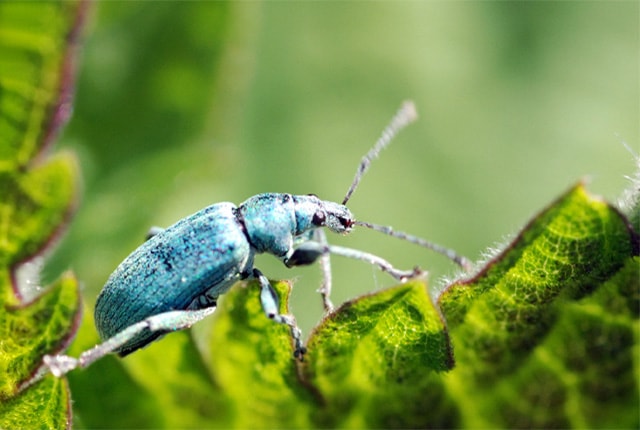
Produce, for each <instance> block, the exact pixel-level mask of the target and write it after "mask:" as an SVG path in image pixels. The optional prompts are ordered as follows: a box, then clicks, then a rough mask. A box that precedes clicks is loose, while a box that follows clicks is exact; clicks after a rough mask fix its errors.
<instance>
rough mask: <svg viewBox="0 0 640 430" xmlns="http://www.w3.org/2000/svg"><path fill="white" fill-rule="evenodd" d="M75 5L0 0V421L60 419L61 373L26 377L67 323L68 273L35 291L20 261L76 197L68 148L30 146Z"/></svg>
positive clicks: (59, 224) (64, 80) (72, 285)
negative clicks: (48, 150)
mask: <svg viewBox="0 0 640 430" xmlns="http://www.w3.org/2000/svg"><path fill="white" fill-rule="evenodd" d="M84 8H85V4H84V3H83V2H79V1H76V2H71V1H68V2H2V3H0V190H1V191H0V193H1V194H0V339H2V341H1V342H0V426H1V427H2V428H32V427H49V428H61V427H65V426H68V425H69V417H70V416H71V414H70V404H69V395H68V389H67V385H66V381H64V380H56V379H54V378H52V377H46V378H45V379H44V380H42V381H40V382H37V383H35V384H34V382H35V381H36V380H37V379H38V378H40V377H41V376H42V373H41V372H42V369H40V367H41V364H42V356H43V355H44V354H47V353H55V352H57V351H59V350H60V349H62V348H64V347H65V346H66V345H67V344H68V343H69V341H70V338H71V336H72V335H73V333H74V332H75V329H76V326H77V320H78V317H79V313H78V308H79V291H78V282H77V281H76V279H75V277H74V276H73V275H72V274H71V273H65V274H63V275H62V276H61V277H60V278H59V279H58V280H57V281H56V282H55V283H54V284H53V285H52V286H50V287H49V288H47V289H46V291H45V292H44V293H40V291H39V286H38V285H37V284H38V283H39V279H38V273H37V271H38V269H39V268H38V267H37V266H38V265H37V264H35V263H33V262H32V265H33V266H36V268H35V270H32V271H33V272H34V273H26V272H25V267H26V266H25V263H26V262H27V261H29V260H34V261H38V258H36V257H38V254H41V253H42V252H43V251H44V250H45V249H46V248H47V246H48V245H49V244H51V243H52V242H53V240H54V239H55V238H56V237H57V236H58V235H59V234H60V233H61V231H62V228H63V227H64V226H65V224H66V222H67V221H68V219H69V217H70V215H71V213H72V212H73V209H74V207H75V202H76V200H77V197H76V196H77V193H78V191H77V189H78V179H77V177H78V172H77V167H76V162H75V157H73V155H72V154H70V153H61V154H57V155H54V156H52V157H46V156H44V155H41V156H39V155H40V154H43V150H44V149H45V147H47V146H48V145H49V144H51V143H52V139H53V137H54V136H55V132H56V131H57V130H58V129H59V127H60V126H61V125H62V124H63V123H64V122H65V121H66V119H67V117H68V114H69V109H70V106H69V103H70V95H71V85H72V76H73V65H72V61H73V55H72V54H73V51H74V50H75V40H76V37H77V32H78V31H79V27H80V22H81V17H82V15H83V12H84ZM36 156H39V157H38V158H36ZM29 284H33V285H29ZM34 375H35V378H34V380H30V379H31V378H32V377H34ZM21 390H22V391H21ZM25 411H29V412H28V413H25Z"/></svg>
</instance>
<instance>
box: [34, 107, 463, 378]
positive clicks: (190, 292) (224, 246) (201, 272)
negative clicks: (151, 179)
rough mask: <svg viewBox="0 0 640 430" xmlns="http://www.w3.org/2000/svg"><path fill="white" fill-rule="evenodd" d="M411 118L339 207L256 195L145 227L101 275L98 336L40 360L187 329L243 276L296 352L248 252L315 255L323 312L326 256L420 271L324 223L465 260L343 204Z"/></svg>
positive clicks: (404, 118) (287, 260) (403, 274)
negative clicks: (354, 244)
mask: <svg viewBox="0 0 640 430" xmlns="http://www.w3.org/2000/svg"><path fill="white" fill-rule="evenodd" d="M415 117H416V114H415V109H414V107H413V104H412V103H410V102H406V103H405V104H403V106H402V107H401V109H400V111H399V112H398V113H397V114H396V116H394V118H393V120H392V122H391V123H390V124H389V126H388V127H387V128H386V129H385V130H384V132H383V134H382V136H381V137H380V139H379V140H378V142H376V145H375V146H374V147H373V148H372V149H371V150H370V151H369V153H367V154H366V155H365V156H364V158H363V159H362V161H361V164H360V166H359V169H358V171H357V173H356V177H355V179H354V181H353V183H352V184H351V187H350V188H349V191H348V193H347V195H346V197H345V199H344V200H343V203H342V204H338V203H334V202H331V201H326V200H321V199H319V198H318V197H316V196H315V195H291V194H277V193H267V194H259V195H256V196H254V197H251V198H249V199H248V200H246V201H245V202H244V203H242V204H240V205H239V206H235V205H234V204H232V203H217V204H214V205H212V206H209V207H207V208H205V209H203V210H201V211H199V212H196V213H195V214H193V215H191V216H189V217H186V218H184V219H182V220H180V221H178V222H177V223H176V224H174V225H172V226H171V227H169V228H167V229H164V230H163V229H159V228H154V229H152V230H151V231H150V233H149V236H148V240H147V241H146V242H144V243H143V244H142V245H141V246H140V247H139V248H138V249H136V250H135V251H133V252H132V253H131V254H130V255H129V256H128V257H127V258H126V259H125V260H124V261H123V262H122V263H121V264H120V265H119V266H118V268H117V269H116V270H115V272H113V274H112V275H111V276H110V277H109V279H108V281H107V283H106V284H105V286H104V288H103V290H102V292H101V293H100V295H99V297H98V300H97V302H96V308H95V322H96V326H97V328H98V332H99V334H100V336H101V338H102V339H105V341H104V342H103V343H101V344H99V345H97V346H96V347H94V348H92V349H90V350H88V351H86V352H84V353H83V354H81V355H80V357H79V358H77V359H76V358H72V357H69V356H66V355H55V356H45V359H44V362H45V364H46V366H48V368H49V369H50V370H51V372H52V373H53V374H54V375H56V376H60V375H62V374H64V373H66V372H68V371H69V370H71V369H73V368H75V367H86V366H88V365H89V364H91V363H92V362H93V361H95V360H97V359H98V358H100V357H103V356H104V355H106V354H108V353H111V352H116V353H118V354H119V355H121V356H124V355H127V354H130V353H132V352H134V351H136V350H137V349H139V348H142V347H143V346H145V345H147V344H149V343H150V342H152V341H154V340H155V339H157V338H158V337H160V336H162V335H164V334H166V333H167V332H170V331H175V330H181V329H185V328H188V327H190V326H191V325H193V324H194V323H195V322H197V321H200V320H201V319H203V318H205V317H206V316H208V315H210V314H212V313H213V312H214V310H215V309H216V300H217V299H218V297H219V296H220V295H222V294H224V293H225V292H227V291H228V290H229V288H231V286H232V285H233V284H235V283H236V282H238V281H240V280H243V279H256V280H257V281H258V282H259V285H260V288H261V292H260V301H261V304H262V308H263V309H264V312H265V314H266V315H267V317H269V318H270V319H272V320H273V321H275V322H277V323H282V324H286V325H287V326H289V328H290V331H291V336H292V339H293V342H294V351H295V352H294V355H295V356H296V357H298V358H300V359H302V357H303V354H304V352H305V348H304V344H303V341H302V335H301V332H300V330H299V329H298V326H297V325H296V321H295V319H294V317H293V316H292V315H282V314H280V313H279V305H278V298H277V295H276V293H275V291H274V290H273V288H272V286H271V285H270V283H269V281H268V279H267V278H266V277H265V276H264V275H263V274H262V273H261V272H260V271H259V270H258V269H257V268H255V267H254V256H255V255H256V254H260V253H269V254H272V255H274V256H276V257H277V258H279V259H280V260H281V261H282V262H283V263H284V264H285V265H286V266H287V267H293V266H298V265H305V264H311V263H313V262H315V261H317V260H319V261H320V263H321V267H322V271H323V275H324V281H323V285H322V286H321V288H320V292H321V294H322V298H323V304H324V308H325V310H326V311H327V312H328V311H331V309H332V304H331V301H330V298H329V296H330V290H331V270H330V266H329V255H330V254H337V255H342V256H345V257H350V258H355V259H360V260H364V261H367V262H369V263H371V264H373V265H376V266H378V267H380V268H381V269H382V270H383V271H385V272H387V273H389V274H390V275H391V276H393V277H394V278H396V279H398V280H401V281H402V280H406V279H407V278H409V277H412V276H414V275H416V274H418V273H420V272H419V270H418V269H413V270H407V271H404V270H398V269H396V268H394V267H393V266H392V265H391V264H390V263H389V262H387V261H386V260H384V259H382V258H380V257H378V256H375V255H373V254H369V253H367V252H363V251H358V250H354V249H350V248H344V247H339V246H331V245H329V244H328V243H327V241H326V237H325V235H324V231H323V229H322V228H323V227H326V228H327V229H329V230H330V231H332V232H334V233H338V234H346V233H349V232H350V231H351V230H352V229H353V227H354V226H355V225H360V226H364V227H367V228H373V229H375V230H378V231H382V232H384V233H386V234H389V235H392V236H396V237H400V238H403V239H407V240H409V241H411V242H413V243H416V244H418V245H422V246H425V247H428V248H430V249H434V250H435V251H437V252H441V253H443V254H445V255H447V256H448V257H449V258H451V259H452V260H454V261H455V262H457V263H458V264H460V265H462V266H463V267H468V261H467V260H466V259H464V258H463V257H460V256H458V255H457V254H455V253H454V252H453V251H451V250H448V249H446V248H443V247H440V246H438V245H435V244H433V243H430V242H427V241H425V240H423V239H420V238H417V237H415V236H411V235H408V234H405V233H401V232H395V231H393V230H392V229H391V228H390V227H383V226H377V225H374V224H370V223H365V222H361V221H356V219H355V218H354V216H353V214H352V213H351V212H350V211H349V209H348V208H347V207H346V206H345V204H346V203H347V201H348V200H349V198H350V197H351V195H352V193H353V192H354V190H355V189H356V187H357V185H358V183H359V181H360V179H361V178H362V176H363V174H364V173H365V172H366V170H367V169H368V167H369V165H370V163H371V160H372V159H374V158H375V157H377V156H378V154H379V153H380V151H381V150H382V149H383V148H384V147H385V146H387V145H388V144H389V143H390V141H391V139H392V138H393V136H394V135H395V134H397V132H398V131H399V130H400V129H402V128H403V127H405V126H406V125H407V124H409V123H410V122H411V121H413V120H414V119H415Z"/></svg>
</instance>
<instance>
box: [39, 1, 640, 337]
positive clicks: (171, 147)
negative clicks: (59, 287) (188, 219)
mask: <svg viewBox="0 0 640 430" xmlns="http://www.w3.org/2000/svg"><path fill="white" fill-rule="evenodd" d="M639 14H640V6H639V3H638V2H632V1H630V2H624V1H622V2H554V1H551V2H491V1H489V2H439V1H429V2H415V1H412V2H237V3H231V2H228V3H227V2H95V3H94V4H93V11H92V13H91V14H90V18H89V22H88V26H87V29H86V32H85V34H86V36H85V43H84V46H83V50H82V55H81V57H80V62H79V70H80V74H79V79H78V85H77V94H76V103H75V113H74V116H73V119H72V121H71V123H70V124H69V126H68V127H67V128H66V130H65V131H64V133H63V135H62V139H61V140H62V143H61V146H63V147H66V148H71V149H72V150H74V151H76V152H77V153H78V155H79V160H80V164H81V169H82V172H83V188H84V191H83V195H82V197H81V201H80V206H79V210H78V213H77V216H76V217H75V219H74V220H73V222H72V223H71V224H70V230H69V233H68V234H67V235H66V236H65V238H64V240H63V241H62V242H61V244H60V246H59V247H58V249H57V251H56V253H55V254H54V255H53V258H52V259H51V261H50V262H49V263H48V265H47V266H46V268H45V272H44V276H45V278H47V279H52V278H54V277H55V276H56V275H57V273H59V272H60V271H61V270H63V269H65V268H67V267H70V268H72V269H73V270H74V271H75V272H76V273H77V275H78V277H79V278H80V279H81V281H82V282H83V285H84V290H83V293H84V297H85V299H86V301H87V303H88V304H89V305H90V306H91V305H92V304H93V302H94V301H95V298H96V296H97V294H98V292H99V290H100V289H101V287H102V285H103V284H104V282H105V280H106V279H107V277H108V275H109V274H110V273H111V272H112V271H113V269H114V268H115V267H116V266H117V264H118V263H119V262H120V261H122V260H123V259H124V257H126V255H127V254H128V253H129V252H131V251H132V250H133V249H135V248H136V247H137V246H138V245H139V244H140V243H141V242H142V241H143V238H144V236H145V234H146V232H147V230H148V228H149V226H151V225H159V226H167V225H170V224H172V223H173V222H175V221H176V220H178V219H179V218H182V217H184V216H186V215H189V214H191V213H193V212H195V211H197V210H199V209H201V208H202V207H204V206H207V205H209V204H212V203H216V202H221V201H231V202H235V203H237V204H239V203H241V202H242V201H243V200H244V199H246V198H248V197H250V196H252V195H254V194H257V193H260V192H267V191H273V192H289V193H293V194H307V193H314V194H317V195H318V196H320V197H321V198H324V199H328V200H334V201H341V200H342V198H343V196H344V194H345V192H346V190H347V188H348V186H349V184H350V182H351V180H352V178H353V175H354V173H355V169H356V167H357V165H358V163H359V160H360V158H361V157H362V155H363V154H364V153H365V152H366V151H367V150H368V149H369V148H370V147H371V145H372V144H373V143H374V141H375V140H376V138H377V137H378V136H379V134H380V132H381V131H382V129H383V127H384V126H385V125H386V124H387V122H388V121H389V119H390V118H391V116H392V115H393V113H394V112H395V111H396V109H397V108H398V106H399V105H400V103H401V101H402V100H404V99H412V100H414V101H415V103H416V105H417V107H418V111H419V114H420V120H419V121H418V122H417V123H416V124H414V125H412V126H411V127H410V128H408V129H407V130H406V131H404V132H403V133H402V134H401V135H400V136H399V137H398V138H397V139H396V140H395V142H394V144H393V145H392V146H391V147H390V148H388V149H387V150H386V151H385V152H384V153H383V154H382V156H381V157H380V159H378V160H376V161H375V162H374V164H373V165H372V168H371V170H370V172H369V173H368V174H367V176H366V177H365V178H364V180H363V181H362V183H361V186H360V188H359V189H358V191H357V192H356V194H355V195H354V197H353V198H352V200H351V202H350V208H351V209H352V211H353V212H354V213H355V214H356V216H357V217H358V218H360V219H362V220H366V221H370V222H375V223H379V224H387V225H392V226H393V227H395V228H396V229H400V230H404V231H407V232H411V233H413V234H416V235H419V236H422V237H425V238H428V239H430V240H433V241H435V242H438V243H440V244H443V245H446V246H449V247H451V248H454V249H456V250H457V251H458V252H460V253H462V254H464V255H467V256H468V257H470V258H472V259H477V258H479V257H480V256H481V255H482V253H483V252H485V251H486V249H487V248H488V247H493V246H495V245H496V244H497V243H502V242H503V241H504V240H505V238H506V237H508V235H510V234H513V233H515V232H517V231H518V230H519V229H520V228H521V227H522V226H523V225H524V224H525V223H526V222H527V221H528V220H529V219H530V218H531V217H532V216H533V215H534V214H535V213H537V212H538V211H539V210H541V209H542V208H543V207H545V206H546V205H548V204H549V203H550V202H551V201H552V200H553V199H555V198H556V197H557V196H558V195H559V194H561V193H563V192H564V191H565V190H566V189H568V188H569V187H570V186H572V185H573V184H574V183H576V181H578V180H580V179H581V178H585V177H589V178H590V181H591V185H590V189H591V190H593V191H594V192H595V193H598V194H601V195H603V196H604V197H606V198H607V199H609V200H614V201H615V199H616V198H617V196H618V195H619V194H620V192H621V191H622V189H623V188H625V187H626V186H627V182H626V180H625V179H624V176H625V175H629V174H631V173H632V172H633V169H634V162H633V157H632V155H631V154H630V153H629V152H628V151H627V149H625V147H624V145H623V142H627V143H628V145H629V146H630V147H632V148H633V149H634V150H635V151H636V152H640V125H639V124H640V122H639V118H640V112H639V106H640V91H639V76H640V73H639V69H638V67H639V63H640V62H639V55H640V54H639V53H640V32H639V19H638V16H639ZM331 239H332V240H333V242H335V243H339V244H341V245H344V246H350V247H355V248H359V249H364V250H367V251H369V252H373V253H376V254H379V255H381V256H383V257H385V258H388V259H389V260H391V261H392V262H393V263H394V264H396V265H397V266H400V267H403V268H411V267H413V266H415V265H419V266H420V267H422V268H425V269H428V270H430V271H431V280H432V283H433V285H434V288H436V289H437V288H439V287H438V285H439V279H441V278H442V277H443V276H450V275H452V274H453V273H455V271H456V268H455V267H454V266H453V265H452V264H451V263H449V262H448V261H446V259H444V258H443V257H441V256H439V255H436V254H433V253H430V252H428V251H425V250H423V249H419V248H416V247H415V246H413V245H411V244H407V243H403V242H401V241H398V240H396V239H393V238H388V237H383V236H381V235H380V234H378V233H375V232H369V231H356V232H354V233H353V234H352V235H350V236H349V237H344V238H343V237H339V238H333V237H332V238H331ZM257 266H258V267H260V268H261V269H262V270H263V272H265V273H266V274H268V276H269V277H271V278H274V279H280V278H282V279H284V278H286V279H295V280H296V282H295V286H294V293H293V298H292V307H293V312H294V313H295V314H296V315H297V316H298V319H299V320H300V323H301V325H302V328H303V330H304V331H305V333H308V332H309V330H310V328H311V327H312V326H313V325H314V324H315V322H317V321H318V319H319V318H320V316H321V313H322V309H321V302H320V299H319V296H317V295H316V294H315V290H316V288H317V287H318V284H319V276H318V275H319V274H318V272H319V270H318V268H317V267H309V268H298V269H293V270H291V269H286V268H283V267H282V266H281V264H280V263H279V262H278V261H276V260H275V259H273V258H272V257H269V256H262V257H260V258H258V260H257ZM333 266H334V295H333V297H334V301H335V302H336V303H341V302H342V301H344V300H347V299H349V298H351V297H354V296H355V295H357V294H360V293H364V292H366V291H371V290H374V289H377V288H382V287H384V286H388V285H391V284H393V280H392V279H390V278H389V277H388V276H386V275H385V274H382V273H379V272H378V271H377V270H375V269H373V268H371V267H368V266H367V265H365V264H363V263H360V262H357V261H345V260H344V259H340V258H334V259H333Z"/></svg>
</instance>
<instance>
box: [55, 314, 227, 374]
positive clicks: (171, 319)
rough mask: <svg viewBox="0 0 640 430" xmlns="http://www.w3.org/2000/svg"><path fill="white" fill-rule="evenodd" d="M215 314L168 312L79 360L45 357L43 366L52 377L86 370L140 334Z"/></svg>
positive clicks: (182, 325)
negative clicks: (82, 369) (82, 368)
mask: <svg viewBox="0 0 640 430" xmlns="http://www.w3.org/2000/svg"><path fill="white" fill-rule="evenodd" d="M215 310H216V308H215V307H209V308H205V309H199V310H186V311H169V312H164V313H161V314H158V315H153V316H151V317H149V318H147V319H144V320H142V321H140V322H138V323H136V324H133V325H130V326H129V327H127V328H125V329H124V330H122V331H121V332H119V333H117V334H116V335H114V336H112V337H110V338H109V339H107V340H105V341H104V342H102V343H100V344H98V345H96V346H94V347H93V348H91V349H89V350H87V351H85V352H83V353H82V354H80V357H78V358H73V357H69V356H68V355H63V354H59V355H45V356H44V358H43V361H44V364H45V365H46V366H47V367H48V368H49V369H50V370H51V373H53V374H54V375H55V376H58V377H60V376H62V375H64V374H65V373H67V372H69V371H70V370H73V369H75V368H76V367H87V366H89V365H90V364H91V363H93V362H94V361H96V360H98V359H99V358H102V357H104V356H105V355H107V354H109V353H111V352H113V351H115V350H116V349H118V348H119V347H121V346H122V345H124V344H125V343H127V342H128V341H130V340H131V339H133V338H134V337H136V336H137V335H138V334H139V333H140V332H142V331H143V330H151V331H152V332H155V331H159V332H171V331H177V330H184V329H186V328H189V327H191V326H192V325H193V324H195V323H197V322H198V321H200V320H202V319H204V318H206V317H208V316H209V315H211V314H212V313H213V312H214V311H215Z"/></svg>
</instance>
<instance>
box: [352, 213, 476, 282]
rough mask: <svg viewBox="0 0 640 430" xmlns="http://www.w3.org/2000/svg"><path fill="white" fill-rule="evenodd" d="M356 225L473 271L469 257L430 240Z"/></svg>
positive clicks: (390, 230) (365, 225)
mask: <svg viewBox="0 0 640 430" xmlns="http://www.w3.org/2000/svg"><path fill="white" fill-rule="evenodd" d="M355 224H356V225H360V226H362V227H366V228H370V229H371V230H375V231H379V232H380V233H384V234H388V235H389V236H393V237H397V238H398V239H403V240H406V241H407V242H411V243H413V244H415V245H418V246H422V247H423V248H427V249H430V250H432V251H434V252H437V253H438V254H442V255H444V256H445V257H447V258H448V259H449V260H451V261H453V262H454V263H456V264H457V265H458V266H460V267H462V268H463V269H464V270H465V271H467V272H471V271H472V270H473V263H472V262H471V260H469V259H468V258H467V257H464V256H462V255H459V254H458V253H457V252H455V251H454V250H452V249H449V248H445V247H444V246H442V245H438V244H437V243H433V242H429V241H428V240H425V239H422V238H421V237H418V236H414V235H412V234H408V233H405V232H402V231H395V230H394V229H393V228H391V227H388V226H384V225H378V224H371V223H369V222H364V221H356V222H355Z"/></svg>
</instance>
